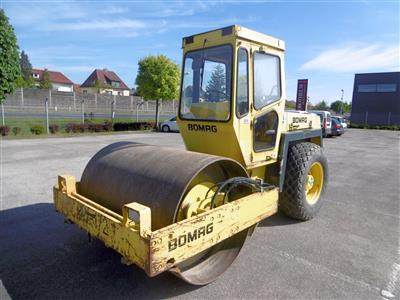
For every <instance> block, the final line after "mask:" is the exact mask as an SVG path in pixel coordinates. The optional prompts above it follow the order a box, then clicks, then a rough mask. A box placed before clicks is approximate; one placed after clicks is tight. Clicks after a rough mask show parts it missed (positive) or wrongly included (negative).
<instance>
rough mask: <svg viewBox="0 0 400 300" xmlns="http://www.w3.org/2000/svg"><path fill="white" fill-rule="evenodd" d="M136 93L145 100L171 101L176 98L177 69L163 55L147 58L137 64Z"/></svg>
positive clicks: (175, 65) (176, 66)
mask: <svg viewBox="0 0 400 300" xmlns="http://www.w3.org/2000/svg"><path fill="white" fill-rule="evenodd" d="M138 65H139V70H138V75H137V77H136V81H135V83H136V85H137V93H138V95H140V96H141V97H143V98H144V99H145V100H150V99H153V100H154V99H156V100H158V99H161V100H172V99H176V98H177V97H178V88H179V79H180V75H179V68H178V65H177V64H175V63H174V62H173V61H171V60H170V59H169V58H167V57H166V56H165V55H157V56H147V57H145V58H142V59H141V60H140V61H139V63H138Z"/></svg>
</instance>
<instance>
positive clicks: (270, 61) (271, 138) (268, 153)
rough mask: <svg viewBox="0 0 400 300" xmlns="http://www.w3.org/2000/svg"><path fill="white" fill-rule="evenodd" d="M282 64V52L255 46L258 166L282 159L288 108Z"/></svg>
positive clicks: (255, 159)
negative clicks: (279, 157)
mask: <svg viewBox="0 0 400 300" xmlns="http://www.w3.org/2000/svg"><path fill="white" fill-rule="evenodd" d="M282 64H283V52H282V51H277V50H274V49H272V48H267V49H264V47H260V46H257V47H252V75H253V97H252V100H253V101H252V106H251V107H252V110H253V121H252V124H253V126H252V133H253V147H252V148H253V149H252V150H253V157H252V161H253V163H254V164H263V163H264V164H268V163H273V162H276V160H277V159H278V149H279V147H278V145H279V142H280V136H281V128H282V126H280V124H281V123H282V119H281V118H282V116H283V111H284V106H285V100H284V99H285V93H284V90H283V87H284V79H283V78H284V77H283V76H284V74H283V65H282Z"/></svg>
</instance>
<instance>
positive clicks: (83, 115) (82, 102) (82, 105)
mask: <svg viewBox="0 0 400 300" xmlns="http://www.w3.org/2000/svg"><path fill="white" fill-rule="evenodd" d="M81 113H82V115H81V118H82V124H85V100H82V101H81Z"/></svg>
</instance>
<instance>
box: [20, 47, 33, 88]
mask: <svg viewBox="0 0 400 300" xmlns="http://www.w3.org/2000/svg"><path fill="white" fill-rule="evenodd" d="M19 66H20V68H21V77H20V78H18V79H17V86H18V87H24V88H26V87H31V86H33V85H34V83H35V82H34V80H33V78H32V65H31V63H30V61H29V57H28V55H27V54H26V53H25V52H24V51H22V52H21V55H20V58H19Z"/></svg>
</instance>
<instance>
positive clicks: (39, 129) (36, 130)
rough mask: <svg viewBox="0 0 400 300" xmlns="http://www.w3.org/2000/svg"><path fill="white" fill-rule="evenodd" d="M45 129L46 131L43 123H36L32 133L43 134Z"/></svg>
mask: <svg viewBox="0 0 400 300" xmlns="http://www.w3.org/2000/svg"><path fill="white" fill-rule="evenodd" d="M43 131H44V128H43V126H41V125H34V126H32V127H31V132H32V134H36V135H39V134H42V133H43Z"/></svg>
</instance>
